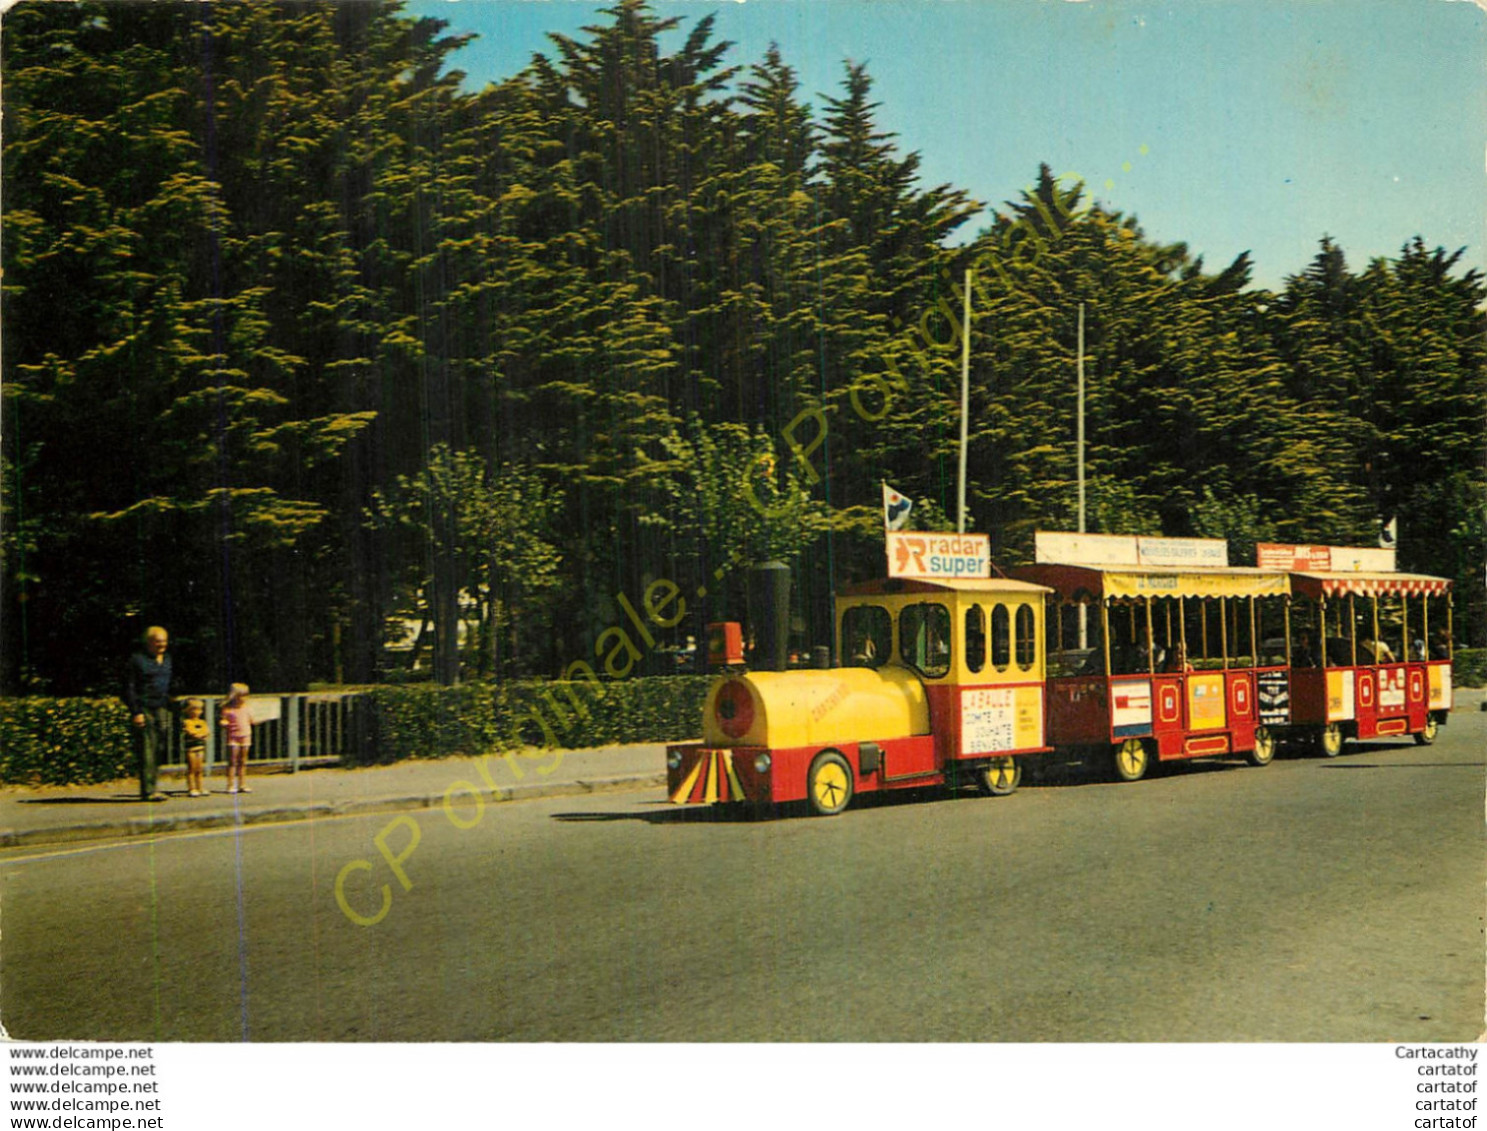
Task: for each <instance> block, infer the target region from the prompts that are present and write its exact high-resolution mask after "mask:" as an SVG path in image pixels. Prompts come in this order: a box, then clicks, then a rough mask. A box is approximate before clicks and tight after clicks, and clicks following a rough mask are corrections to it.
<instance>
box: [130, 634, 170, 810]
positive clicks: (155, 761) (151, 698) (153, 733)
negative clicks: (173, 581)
mask: <svg viewBox="0 0 1487 1131" xmlns="http://www.w3.org/2000/svg"><path fill="white" fill-rule="evenodd" d="M169 645H170V634H169V633H167V632H166V631H165V629H163V628H160V627H159V626H158V625H157V626H154V627H151V628H147V629H145V635H144V650H143V651H140V652H136V653H134V655H132V656H130V657H129V671H128V674H127V676H126V678H125V680H124V701H125V702H126V703H127V704H128V705H129V714H130V716H131V722H133V724H134V754H135V757H136V758H137V759H138V761H139V799H140V800H141V801H164V800H165V794H163V793H157V792H155V770H156V767H157V766H158V765H159V759H160V755H161V754H163V753H164V752H165V750H166V749H167V746H166V743H167V742H169V741H170V675H171V672H170V657H169V656H167V655H166V654H165V649H166V648H167V647H169Z"/></svg>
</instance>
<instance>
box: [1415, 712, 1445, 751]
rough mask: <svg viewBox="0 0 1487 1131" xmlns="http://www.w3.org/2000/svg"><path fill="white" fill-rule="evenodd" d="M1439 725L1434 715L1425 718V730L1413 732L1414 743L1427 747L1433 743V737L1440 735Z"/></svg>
mask: <svg viewBox="0 0 1487 1131" xmlns="http://www.w3.org/2000/svg"><path fill="white" fill-rule="evenodd" d="M1440 729H1441V724H1440V723H1439V722H1438V721H1437V720H1436V717H1435V716H1434V715H1427V716H1426V718H1425V729H1424V730H1420V731H1416V732H1415V741H1416V742H1418V743H1419V744H1420V745H1421V746H1429V745H1431V744H1432V743H1433V742H1435V737H1436V735H1438V734H1439V733H1440Z"/></svg>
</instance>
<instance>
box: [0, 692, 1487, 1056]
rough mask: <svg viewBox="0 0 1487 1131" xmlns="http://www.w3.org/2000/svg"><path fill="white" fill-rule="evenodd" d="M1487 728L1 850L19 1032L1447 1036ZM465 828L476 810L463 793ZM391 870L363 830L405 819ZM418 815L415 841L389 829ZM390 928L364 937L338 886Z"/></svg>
mask: <svg viewBox="0 0 1487 1131" xmlns="http://www.w3.org/2000/svg"><path fill="white" fill-rule="evenodd" d="M1484 738H1487V714H1465V713H1463V714H1459V715H1457V716H1455V717H1454V718H1453V720H1452V723H1451V725H1450V726H1449V727H1448V728H1446V729H1445V730H1444V731H1443V733H1442V738H1441V741H1440V742H1439V743H1438V744H1437V745H1435V746H1432V747H1416V746H1414V745H1412V744H1411V745H1402V744H1390V743H1384V742H1376V743H1368V744H1365V745H1364V746H1363V747H1362V748H1359V749H1355V752H1353V753H1351V754H1349V755H1346V756H1344V757H1342V758H1339V759H1336V760H1334V761H1319V760H1316V759H1311V758H1296V759H1290V758H1286V757H1282V758H1278V759H1277V760H1276V761H1275V762H1274V763H1273V764H1272V765H1270V766H1269V767H1266V768H1264V769H1254V768H1251V767H1248V766H1245V765H1243V764H1242V763H1240V762H1234V763H1217V764H1215V763H1207V764H1199V765H1191V766H1188V767H1185V768H1182V769H1179V770H1177V771H1175V772H1169V773H1167V774H1165V775H1163V776H1160V777H1158V778H1156V779H1154V780H1148V781H1145V782H1140V783H1136V784H1134V785H1115V784H1099V783H1092V782H1088V781H1084V780H1081V779H1078V778H1072V779H1060V781H1059V782H1057V783H1055V784H1045V785H1039V786H1024V788H1023V789H1022V790H1020V791H1019V792H1018V793H1017V794H1016V795H1014V796H1013V797H1011V798H1004V799H982V798H979V797H976V796H975V795H973V794H965V795H962V796H958V797H951V796H947V795H946V794H944V793H928V794H920V795H917V796H914V797H910V798H895V799H891V800H878V801H876V802H874V801H872V800H869V801H868V802H867V803H865V804H859V805H854V807H853V808H852V809H850V810H849V811H848V812H847V813H846V814H845V815H843V816H841V817H837V818H833V819H820V818H808V817H797V818H793V819H780V820H762V821H760V820H741V819H718V817H717V815H716V814H714V813H713V812H712V811H710V810H703V809H676V808H674V807H672V806H670V805H667V804H665V803H664V801H663V799H662V798H660V797H659V796H658V795H652V794H624V795H616V794H611V795H604V796H595V797H587V798H583V799H572V798H564V799H555V800H550V801H534V802H529V803H522V804H514V805H502V806H497V807H491V808H489V809H487V810H486V811H485V812H484V814H483V816H482V817H480V819H479V822H478V823H476V824H474V825H473V827H470V828H464V829H461V828H457V827H455V825H454V824H453V823H452V822H451V821H450V819H449V818H448V817H446V815H445V814H444V813H443V812H442V811H439V810H425V811H421V812H417V813H411V814H407V815H406V816H393V815H386V814H384V815H379V816H373V817H352V818H343V819H333V820H324V821H318V822H311V823H305V824H301V825H292V826H281V827H255V828H251V829H247V830H244V831H242V832H240V833H234V832H231V831H227V832H215V833H209V834H195V835H177V836H166V837H162V838H161V839H159V840H158V841H156V842H154V843H148V842H146V843H141V842H140V840H139V839H137V838H136V839H135V840H132V841H130V842H129V843H127V844H102V845H89V846H86V847H81V848H77V849H70V850H59V851H55V852H42V851H35V850H32V851H29V852H28V851H25V850H14V851H11V852H7V853H5V854H3V855H0V901H3V902H0V908H3V910H0V945H3V954H0V1018H3V1021H4V1024H5V1026H6V1028H7V1030H8V1031H9V1033H10V1034H11V1035H12V1036H14V1037H23V1038H33V1039H52V1038H72V1039H105V1040H172V1041H219V1040H220V1041H233V1040H242V1039H244V1038H247V1039H252V1040H276V1041H307V1040H308V1041H344V1040H379V1041H429V1040H520V1041H547V1040H660V1041H671V1040H911V1041H918V1040H980V1041H1249V1040H1266V1041H1329V1042H1340V1041H1411V1042H1413V1041H1463V1040H1472V1039H1475V1038H1476V1037H1477V1036H1478V1034H1479V1033H1481V1032H1482V1029H1483V1012H1484V1009H1483V966H1484V947H1483V891H1484V880H1487V857H1484V851H1483V849H1484V838H1483V831H1484V829H1483V795H1484V773H1483V767H1484V750H1487V743H1484ZM454 816H455V817H457V818H459V819H460V820H461V821H463V822H465V823H467V824H468V823H471V822H473V821H474V820H475V816H476V810H474V808H473V807H467V808H464V809H460V810H456V812H455V814H454ZM410 820H411V821H416V823H417V825H418V832H419V838H420V839H419V841H418V844H417V846H416V847H415V848H414V849H413V851H412V852H411V853H407V854H406V856H405V858H404V859H403V860H402V861H401V867H402V868H403V870H404V872H405V874H406V878H407V880H408V883H409V884H410V885H411V886H410V887H407V888H406V889H405V888H404V886H403V884H402V883H401V882H400V881H399V880H398V879H397V877H396V876H395V875H394V874H393V872H392V871H391V870H390V869H389V867H388V865H387V863H386V862H385V860H384V859H383V857H382V856H381V855H380V854H379V852H378V850H377V848H376V847H375V844H374V838H375V836H376V835H377V834H378V832H379V830H386V837H385V839H386V843H387V845H388V851H389V853H390V854H391V855H392V856H394V857H398V856H400V855H403V854H404V852H405V850H406V846H407V844H408V843H409V840H410V837H411V832H412V830H411V827H410V825H409V824H408V821H410ZM393 821H400V822H402V823H400V824H397V825H396V826H392V825H390V822H393ZM358 860H363V861H366V862H367V863H368V864H369V865H370V868H362V867H360V866H359V865H356V866H353V870H352V871H351V872H349V873H348V874H347V876H346V883H345V888H344V894H345V896H346V901H347V905H348V906H349V907H350V908H351V909H352V910H353V911H354V912H356V913H357V914H359V915H362V916H363V917H366V918H371V917H373V916H375V914H376V913H377V911H378V909H379V907H380V906H381V904H382V894H381V889H382V886H383V885H384V884H385V885H386V886H387V893H388V895H389V897H390V899H391V903H390V907H389V909H388V911H387V913H386V915H385V917H384V918H382V919H381V920H380V921H379V922H377V923H376V924H375V925H371V926H360V925H356V924H354V923H353V922H351V921H350V919H349V918H348V917H347V915H346V914H345V913H343V911H342V910H341V908H340V907H339V906H338V903H337V900H336V897H335V887H336V880H337V876H338V874H339V873H340V872H341V870H342V869H343V867H345V866H346V865H347V864H348V863H350V862H353V861H358Z"/></svg>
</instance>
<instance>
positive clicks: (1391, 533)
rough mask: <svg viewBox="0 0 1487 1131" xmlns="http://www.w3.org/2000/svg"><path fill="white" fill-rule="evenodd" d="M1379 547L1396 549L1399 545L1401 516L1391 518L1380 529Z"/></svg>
mask: <svg viewBox="0 0 1487 1131" xmlns="http://www.w3.org/2000/svg"><path fill="white" fill-rule="evenodd" d="M1379 547H1380V549H1384V550H1394V549H1398V547H1399V518H1398V516H1396V517H1394V518H1391V519H1390V520H1389V521H1388V522H1386V523H1384V525H1383V526H1382V527H1381V528H1380V529H1379Z"/></svg>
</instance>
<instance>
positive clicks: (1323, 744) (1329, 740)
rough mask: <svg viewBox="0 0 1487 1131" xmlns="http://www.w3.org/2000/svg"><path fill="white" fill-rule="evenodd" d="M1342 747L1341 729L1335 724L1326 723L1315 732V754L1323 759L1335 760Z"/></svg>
mask: <svg viewBox="0 0 1487 1131" xmlns="http://www.w3.org/2000/svg"><path fill="white" fill-rule="evenodd" d="M1343 745H1344V742H1343V737H1342V727H1340V726H1338V725H1337V724H1336V723H1328V724H1327V725H1326V726H1324V727H1323V728H1322V729H1321V730H1319V731H1317V753H1318V754H1320V755H1321V756H1322V757H1323V758H1336V757H1337V756H1338V755H1339V754H1341V753H1342V748H1343Z"/></svg>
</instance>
